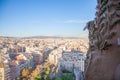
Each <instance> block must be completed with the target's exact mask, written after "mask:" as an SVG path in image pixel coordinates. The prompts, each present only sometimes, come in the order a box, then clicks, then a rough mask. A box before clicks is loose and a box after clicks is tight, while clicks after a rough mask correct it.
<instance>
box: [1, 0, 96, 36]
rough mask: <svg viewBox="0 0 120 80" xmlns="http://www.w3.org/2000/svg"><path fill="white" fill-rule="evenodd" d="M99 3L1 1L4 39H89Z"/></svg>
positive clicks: (82, 0)
mask: <svg viewBox="0 0 120 80" xmlns="http://www.w3.org/2000/svg"><path fill="white" fill-rule="evenodd" d="M96 3H97V1H96V0H1V1H0V36H12V37H28V36H60V37H82V38H87V34H88V33H87V32H86V31H85V32H83V28H84V27H85V24H86V22H88V21H89V20H92V19H93V18H94V17H95V6H96Z"/></svg>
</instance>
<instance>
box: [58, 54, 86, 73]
mask: <svg viewBox="0 0 120 80" xmlns="http://www.w3.org/2000/svg"><path fill="white" fill-rule="evenodd" d="M84 60H85V57H84V56H83V54H82V53H80V52H64V53H63V54H62V58H61V59H60V62H59V69H60V70H68V71H70V72H72V71H73V69H74V68H79V70H81V71H84Z"/></svg>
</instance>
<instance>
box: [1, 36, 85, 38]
mask: <svg viewBox="0 0 120 80" xmlns="http://www.w3.org/2000/svg"><path fill="white" fill-rule="evenodd" d="M0 38H21V39H32V38H37V39H39V38H40V39H47V38H55V39H57V38H66V39H86V38H80V37H58V36H29V37H11V36H0Z"/></svg>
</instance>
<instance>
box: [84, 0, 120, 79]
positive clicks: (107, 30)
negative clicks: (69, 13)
mask: <svg viewBox="0 0 120 80" xmlns="http://www.w3.org/2000/svg"><path fill="white" fill-rule="evenodd" d="M97 3H98V5H97V7H96V14H95V15H96V17H95V19H94V20H93V21H89V22H88V23H87V25H86V28H87V29H88V31H89V45H90V47H89V51H88V54H87V59H86V71H85V80H120V0H97Z"/></svg>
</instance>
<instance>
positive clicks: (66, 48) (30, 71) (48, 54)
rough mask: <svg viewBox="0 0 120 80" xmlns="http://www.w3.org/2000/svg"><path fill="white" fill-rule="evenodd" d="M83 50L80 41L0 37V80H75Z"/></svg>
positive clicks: (81, 67) (85, 43)
mask: <svg viewBox="0 0 120 80" xmlns="http://www.w3.org/2000/svg"><path fill="white" fill-rule="evenodd" d="M78 43H79V44H78ZM87 50H88V40H82V39H64V38H63V39H58V38H57V39H52V38H46V39H38V38H29V39H27V38H23V39H21V38H7V37H6V38H4V37H3V38H2V37H1V38H0V53H1V54H0V76H1V77H0V80H16V79H17V80H42V78H43V79H44V80H59V78H60V77H61V76H62V75H66V77H67V78H70V79H69V80H73V79H74V78H77V79H78V80H79V79H80V78H83V76H82V75H83V72H84V61H85V58H86V53H87ZM41 75H42V76H41ZM73 75H74V76H73ZM79 75H81V77H80V76H79ZM77 79H76V80H77Z"/></svg>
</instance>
